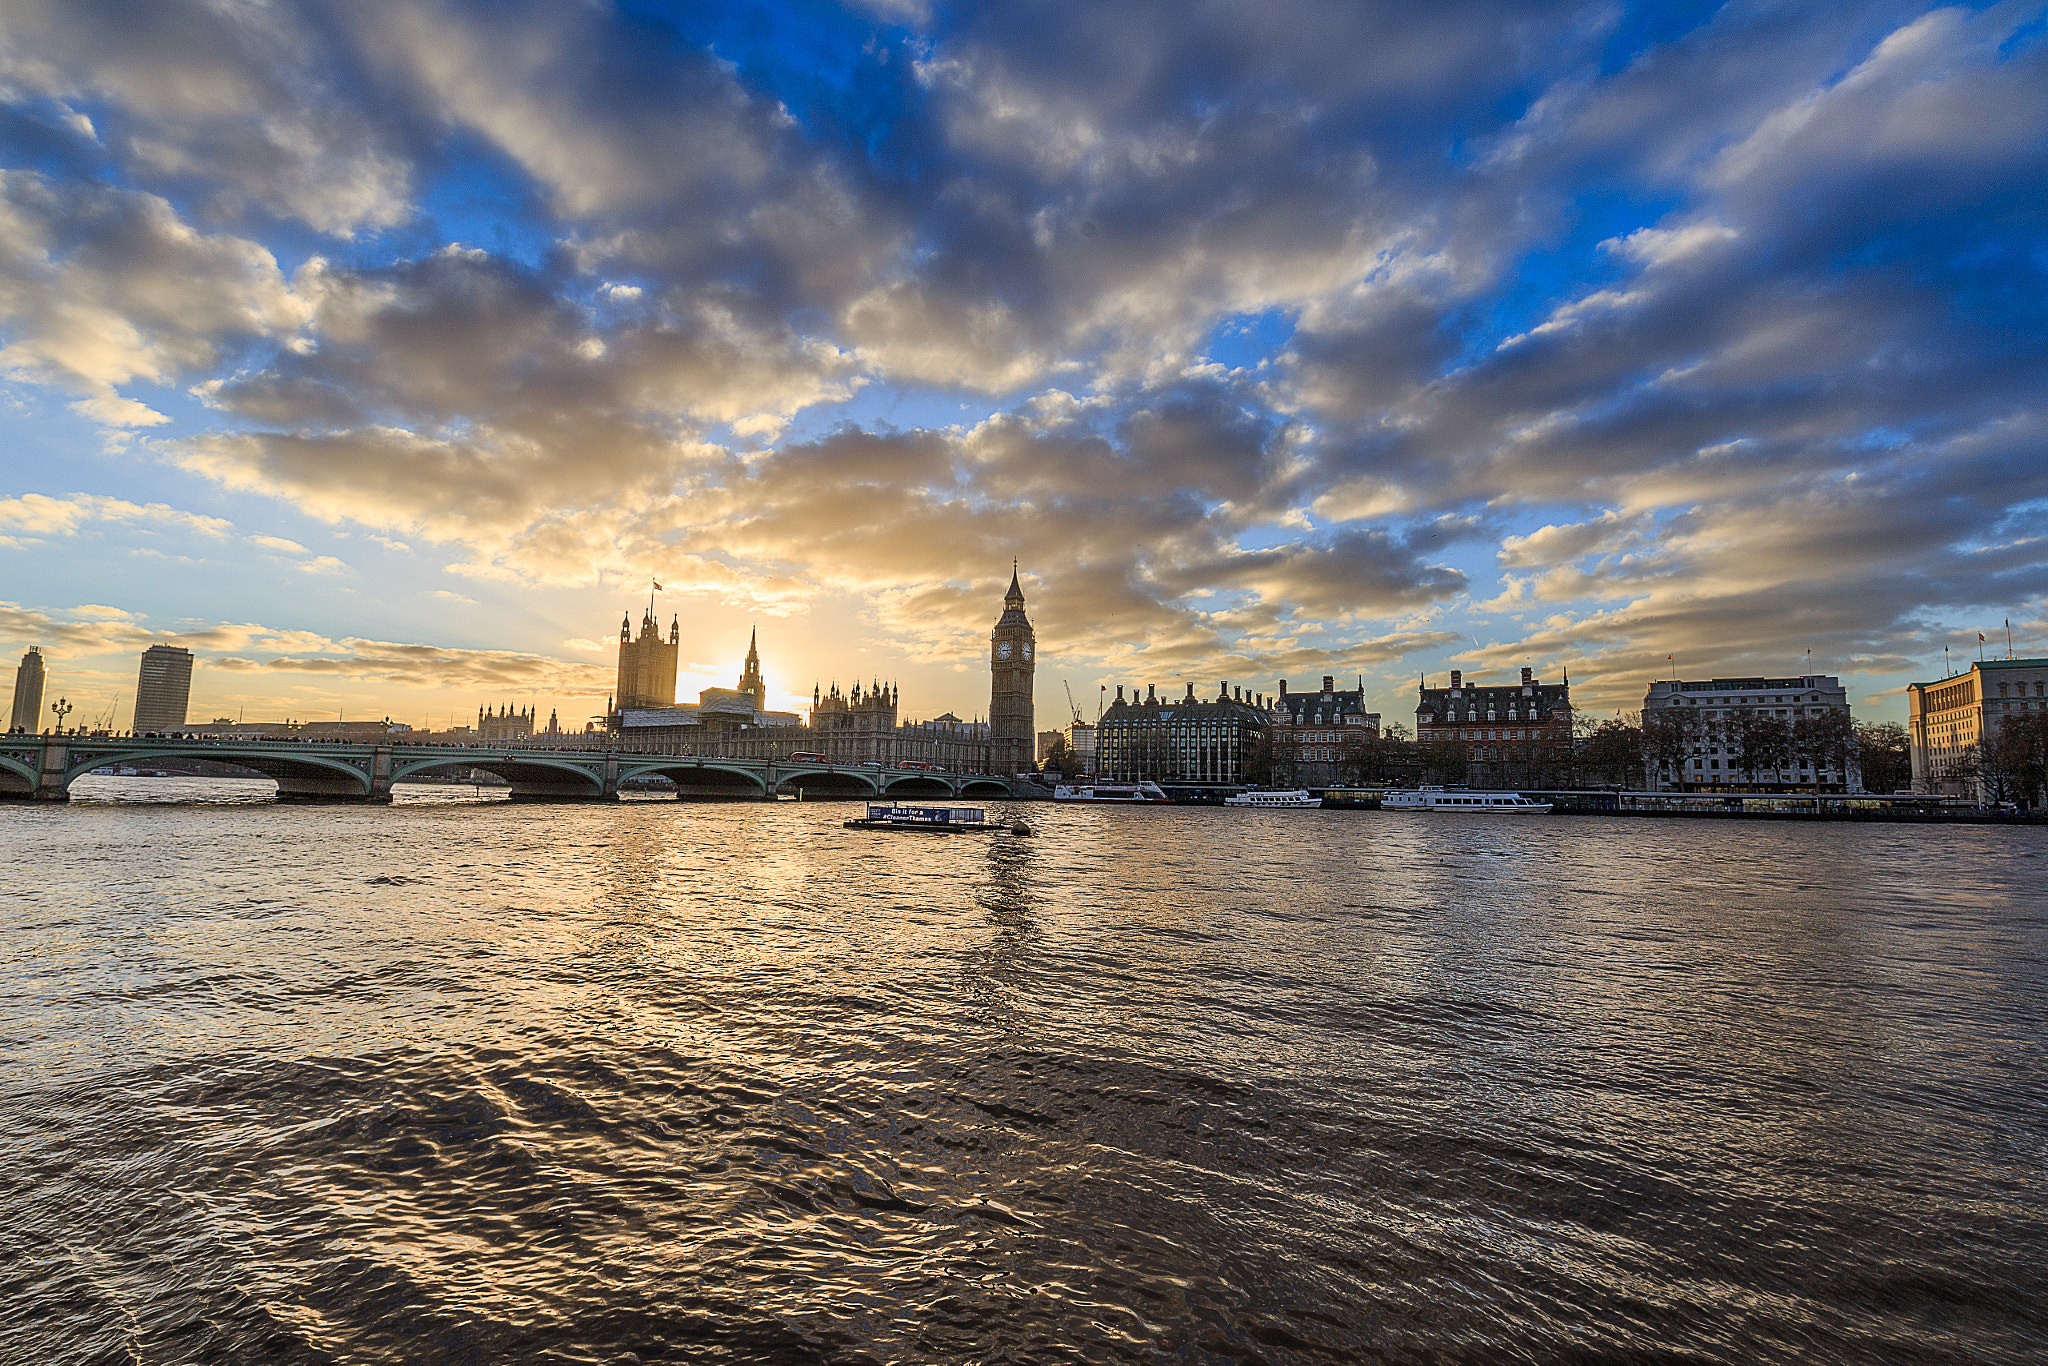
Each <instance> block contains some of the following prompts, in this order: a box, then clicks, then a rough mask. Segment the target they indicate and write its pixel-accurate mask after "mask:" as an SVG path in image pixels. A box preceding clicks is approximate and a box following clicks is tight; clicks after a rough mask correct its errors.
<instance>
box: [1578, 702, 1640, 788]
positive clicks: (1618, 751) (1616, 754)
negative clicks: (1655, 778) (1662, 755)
mask: <svg viewBox="0 0 2048 1366" xmlns="http://www.w3.org/2000/svg"><path fill="white" fill-rule="evenodd" d="M1579 766H1580V772H1581V773H1582V774H1583V776H1585V777H1586V778H1587V779H1589V780H1591V781H1593V782H1596V783H1605V784H1608V785H1610V786H1613V787H1629V786H1631V785H1633V784H1635V783H1637V782H1640V781H1641V780H1642V776H1643V730H1642V727H1641V726H1640V725H1638V724H1636V723H1635V722H1634V721H1632V720H1631V719H1629V718H1628V717H1622V716H1612V717H1609V718H1608V719H1607V720H1605V721H1602V722H1601V723H1600V724H1599V725H1597V726H1595V727H1593V729H1592V731H1591V733H1590V734H1588V735H1587V736H1586V738H1585V739H1584V740H1583V741H1581V742H1580V744H1579Z"/></svg>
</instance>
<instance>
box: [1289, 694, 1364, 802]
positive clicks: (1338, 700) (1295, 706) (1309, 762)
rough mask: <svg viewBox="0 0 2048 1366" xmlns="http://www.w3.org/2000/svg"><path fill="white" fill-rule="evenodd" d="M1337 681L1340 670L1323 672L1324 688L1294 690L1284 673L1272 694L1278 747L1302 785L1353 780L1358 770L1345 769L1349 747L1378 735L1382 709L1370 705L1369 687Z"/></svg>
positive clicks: (1331, 784)
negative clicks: (1370, 708)
mask: <svg viewBox="0 0 2048 1366" xmlns="http://www.w3.org/2000/svg"><path fill="white" fill-rule="evenodd" d="M1336 684H1337V679H1336V677H1335V675H1332V674H1324V675H1323V690H1322V691H1321V692H1289V691H1287V680H1286V679H1284V678H1283V679H1281V680H1280V695H1279V696H1278V697H1276V698H1274V699H1273V706H1272V714H1273V726H1272V732H1273V746H1274V750H1275V753H1276V756H1284V759H1285V762H1286V763H1287V766H1288V768H1289V769H1290V770H1291V771H1292V773H1293V778H1292V781H1293V782H1294V783H1296V784H1298V785H1300V786H1302V787H1312V788H1321V787H1331V786H1334V785H1337V784H1340V783H1346V782H1351V781H1353V780H1354V779H1355V776H1356V775H1355V774H1353V773H1349V772H1347V771H1346V763H1345V752H1346V751H1347V750H1348V749H1350V748H1351V747H1352V746H1354V745H1358V744H1362V743H1364V742H1365V741H1367V740H1376V739H1378V738H1379V733H1380V714H1379V713H1378V712H1376V711H1367V710H1366V709H1365V689H1364V687H1363V686H1361V687H1358V688H1339V687H1337V686H1336Z"/></svg>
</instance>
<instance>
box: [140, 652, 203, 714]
mask: <svg viewBox="0 0 2048 1366" xmlns="http://www.w3.org/2000/svg"><path fill="white" fill-rule="evenodd" d="M191 701H192V652H191V651H190V650H187V649H183V648H181V647H179V646H176V645H152V646H150V647H149V648H148V649H147V650H144V651H143V652H142V669H141V671H140V672H139V673H137V674H136V676H135V729H136V730H137V731H143V732H147V731H166V730H178V729H180V728H181V727H183V726H184V724H185V709H186V708H187V707H188V706H190V705H191Z"/></svg>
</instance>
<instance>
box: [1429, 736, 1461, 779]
mask: <svg viewBox="0 0 2048 1366" xmlns="http://www.w3.org/2000/svg"><path fill="white" fill-rule="evenodd" d="M1421 750H1422V753H1421V755H1420V757H1421V760H1422V771H1423V773H1424V774H1425V775H1427V776H1428V777H1429V779H1430V780H1431V781H1432V782H1437V783H1444V784H1449V783H1462V782H1464V781H1465V775H1466V774H1467V773H1468V772H1470V771H1471V766H1472V761H1471V756H1470V754H1469V753H1468V752H1467V751H1466V748H1465V746H1464V745H1462V744H1460V743H1458V742H1457V741H1456V740H1432V741H1430V742H1429V743H1428V744H1426V745H1423V746H1421Z"/></svg>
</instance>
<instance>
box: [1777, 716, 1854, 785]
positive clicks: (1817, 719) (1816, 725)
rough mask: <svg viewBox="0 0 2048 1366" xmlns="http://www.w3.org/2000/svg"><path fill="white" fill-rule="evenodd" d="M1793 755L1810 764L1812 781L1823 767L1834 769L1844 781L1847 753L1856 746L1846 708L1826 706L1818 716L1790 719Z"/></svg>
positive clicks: (1845, 777) (1846, 769) (1818, 777)
mask: <svg viewBox="0 0 2048 1366" xmlns="http://www.w3.org/2000/svg"><path fill="white" fill-rule="evenodd" d="M1791 748H1792V757H1793V758H1794V759H1796V760H1798V761H1799V762H1800V763H1801V764H1811V765H1812V766H1813V770H1814V773H1813V777H1814V784H1815V786H1818V785H1819V783H1820V775H1821V771H1822V770H1823V769H1833V770H1834V771H1835V772H1837V773H1839V774H1841V775H1842V778H1843V781H1844V782H1845V783H1846V782H1847V780H1848V776H1849V761H1850V757H1851V756H1852V755H1853V754H1854V753H1855V750H1856V727H1855V724H1854V723H1853V722H1852V721H1851V720H1850V719H1849V713H1848V712H1847V711H1842V710H1838V709H1836V708H1834V707H1830V708H1828V709H1827V710H1826V711H1824V712H1822V713H1821V714H1820V715H1818V716H1802V717H1800V718H1799V719H1798V720H1796V721H1794V722H1793V723H1792V746H1791Z"/></svg>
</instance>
